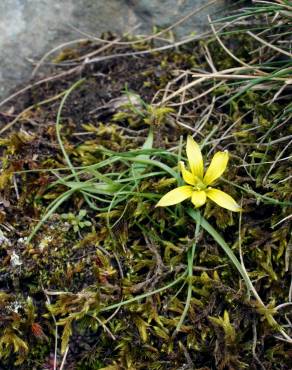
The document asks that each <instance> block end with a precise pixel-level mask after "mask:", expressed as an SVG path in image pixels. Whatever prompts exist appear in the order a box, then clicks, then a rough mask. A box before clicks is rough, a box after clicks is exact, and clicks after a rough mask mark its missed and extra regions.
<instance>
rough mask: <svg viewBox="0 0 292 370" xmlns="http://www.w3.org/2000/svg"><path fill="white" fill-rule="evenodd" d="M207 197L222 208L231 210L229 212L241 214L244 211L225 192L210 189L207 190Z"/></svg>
mask: <svg viewBox="0 0 292 370" xmlns="http://www.w3.org/2000/svg"><path fill="white" fill-rule="evenodd" d="M206 194H207V197H208V198H210V199H211V200H213V202H215V203H217V204H218V205H219V206H220V207H222V208H226V209H229V211H233V212H240V211H241V210H242V209H241V208H240V206H239V205H238V204H237V203H236V202H235V200H234V199H233V198H232V197H231V196H230V195H228V194H226V193H225V192H224V191H221V190H218V189H212V188H208V189H207V190H206Z"/></svg>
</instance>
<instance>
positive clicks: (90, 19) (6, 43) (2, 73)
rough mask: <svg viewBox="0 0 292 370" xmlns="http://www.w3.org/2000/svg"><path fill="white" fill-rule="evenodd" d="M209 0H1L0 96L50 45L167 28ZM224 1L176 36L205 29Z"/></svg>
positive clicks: (23, 78)
mask: <svg viewBox="0 0 292 370" xmlns="http://www.w3.org/2000/svg"><path fill="white" fill-rule="evenodd" d="M205 4H206V1H205V0H107V1H105V0H54V1H51V0H1V2H0V97H2V98H3V97H5V96H7V95H8V94H9V92H10V91H11V90H12V89H14V88H15V87H16V86H17V85H18V84H20V83H23V82H25V81H28V80H29V78H30V76H31V71H32V69H33V63H32V62H33V61H37V60H38V59H39V58H40V57H41V56H42V55H43V54H44V53H45V52H47V51H48V50H50V49H52V48H54V47H56V46H58V45H60V44H62V43H64V42H68V41H71V40H75V39H78V38H84V35H82V34H80V33H79V32H78V31H76V29H73V28H72V26H74V27H75V28H77V29H79V30H80V31H81V32H86V33H89V34H91V35H95V36H100V34H101V33H102V32H105V31H111V32H114V33H117V34H123V33H126V32H132V33H136V34H137V33H139V34H141V33H144V34H149V33H150V32H151V31H152V30H153V27H154V26H155V25H157V26H159V27H167V26H169V25H171V24H173V23H174V22H175V21H177V20H179V19H180V18H182V17H183V16H184V15H186V14H188V13H189V12H190V11H192V10H193V9H195V8H198V7H200V6H202V5H205ZM222 4H223V0H218V1H217V2H216V5H214V4H213V5H212V6H210V7H209V8H207V9H205V10H204V11H203V12H201V13H200V14H199V15H195V16H193V17H191V18H190V19H188V20H187V21H186V22H185V23H183V24H182V25H180V26H179V27H178V28H176V30H175V32H176V34H177V35H180V36H186V35H188V34H190V33H191V32H202V31H203V30H205V29H206V27H207V24H208V22H207V17H206V15H207V14H208V13H214V12H216V11H218V10H219V7H220V6H222Z"/></svg>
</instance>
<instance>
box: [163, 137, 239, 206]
mask: <svg viewBox="0 0 292 370" xmlns="http://www.w3.org/2000/svg"><path fill="white" fill-rule="evenodd" d="M187 157H188V162H189V168H190V171H189V170H187V169H186V168H185V165H184V163H183V162H180V167H181V172H182V177H183V179H184V181H185V182H186V183H187V184H189V185H184V186H180V187H178V188H176V189H173V190H171V191H170V192H168V193H166V194H165V195H164V196H163V197H162V198H161V199H160V201H159V202H158V203H157V205H156V207H167V206H172V205H174V204H177V203H180V202H182V201H184V200H185V199H188V198H191V201H192V203H193V204H194V206H195V207H196V208H199V207H201V206H202V205H204V204H205V203H206V201H207V198H209V199H211V200H213V202H215V203H217V204H218V205H219V206H220V207H223V208H226V209H228V210H230V211H233V212H239V211H241V208H240V206H239V205H238V204H237V203H236V201H235V200H234V199H233V198H232V197H231V196H230V195H228V194H226V193H225V192H224V191H221V190H218V189H214V188H212V187H210V185H212V184H213V183H214V182H215V180H217V179H218V178H219V177H220V176H221V175H222V174H223V172H224V171H225V169H226V167H227V163H228V159H229V155H228V152H227V151H224V152H217V153H216V154H215V155H214V157H213V158H212V161H211V163H210V166H209V167H208V169H207V171H206V173H205V175H204V163H203V157H202V153H201V150H200V147H199V145H198V144H197V143H196V142H195V141H194V139H193V138H192V137H191V136H188V139H187Z"/></svg>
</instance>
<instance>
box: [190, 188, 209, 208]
mask: <svg viewBox="0 0 292 370" xmlns="http://www.w3.org/2000/svg"><path fill="white" fill-rule="evenodd" d="M206 199H207V196H206V193H205V192H204V191H194V192H193V194H192V203H193V205H194V206H195V207H196V208H199V207H201V206H202V205H203V204H205V203H206Z"/></svg>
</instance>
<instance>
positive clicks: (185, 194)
mask: <svg viewBox="0 0 292 370" xmlns="http://www.w3.org/2000/svg"><path fill="white" fill-rule="evenodd" d="M192 193H193V188H192V187H191V186H180V187H179V188H176V189H173V190H171V191H169V192H168V193H166V194H165V195H164V196H163V197H162V198H161V199H160V201H159V202H158V203H157V204H156V207H167V206H172V205H174V204H177V203H180V202H182V201H183V200H185V199H187V198H190V197H191V196H192Z"/></svg>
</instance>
